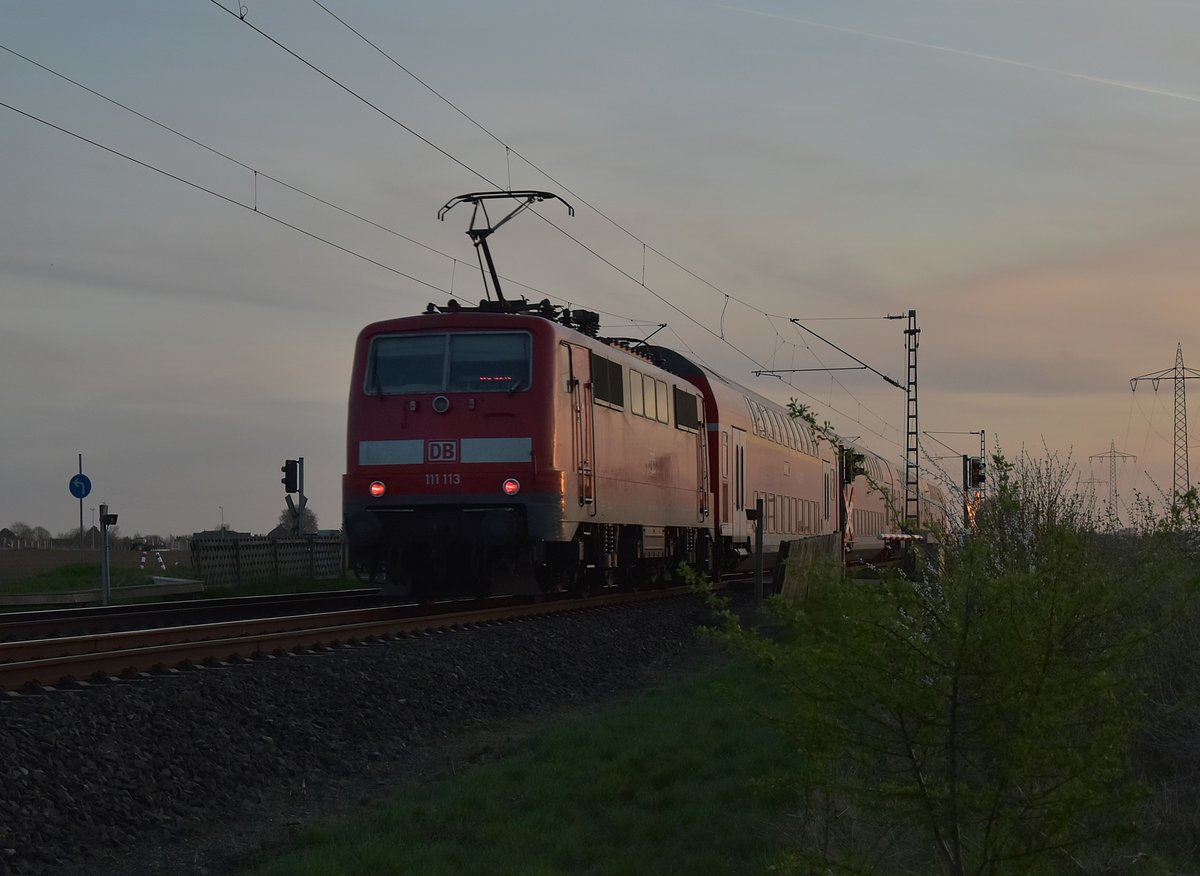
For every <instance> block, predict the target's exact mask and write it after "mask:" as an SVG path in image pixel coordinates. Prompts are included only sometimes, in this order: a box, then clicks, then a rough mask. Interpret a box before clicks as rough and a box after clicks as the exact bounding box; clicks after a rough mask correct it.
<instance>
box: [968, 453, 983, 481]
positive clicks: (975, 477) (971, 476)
mask: <svg viewBox="0 0 1200 876" xmlns="http://www.w3.org/2000/svg"><path fill="white" fill-rule="evenodd" d="M967 468H968V476H967V486H968V487H981V486H983V483H984V481H986V480H987V465H986V464H985V463H984V461H983V458H982V457H979V456H972V457H971V459H970V462H969V463H968V467H967Z"/></svg>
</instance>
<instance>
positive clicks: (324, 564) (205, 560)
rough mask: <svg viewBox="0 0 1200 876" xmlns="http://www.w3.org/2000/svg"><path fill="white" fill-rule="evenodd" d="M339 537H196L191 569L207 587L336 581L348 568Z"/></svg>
mask: <svg viewBox="0 0 1200 876" xmlns="http://www.w3.org/2000/svg"><path fill="white" fill-rule="evenodd" d="M344 555H345V554H344V550H343V547H342V537H341V536H340V535H310V536H305V537H303V538H280V539H270V538H267V537H266V536H261V535H260V536H238V537H228V536H223V535H221V534H214V535H212V536H208V535H206V534H203V533H197V534H196V535H194V536H193V537H192V569H193V571H194V572H195V574H196V577H197V578H199V579H200V580H202V581H204V582H205V583H207V584H234V585H239V584H247V583H250V582H252V581H267V580H271V579H276V580H277V579H280V578H336V577H338V576H339V575H341V574H342V573H343V572H344V571H345V568H346V565H345V562H344Z"/></svg>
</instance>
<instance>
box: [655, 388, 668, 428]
mask: <svg viewBox="0 0 1200 876" xmlns="http://www.w3.org/2000/svg"><path fill="white" fill-rule="evenodd" d="M654 395H655V398H657V399H658V421H659V422H660V423H670V422H671V403H670V401H669V400H668V397H667V384H666V381H663V380H656V381H654Z"/></svg>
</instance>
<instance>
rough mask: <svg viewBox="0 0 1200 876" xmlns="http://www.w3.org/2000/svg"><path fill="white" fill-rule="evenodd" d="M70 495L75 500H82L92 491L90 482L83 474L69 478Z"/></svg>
mask: <svg viewBox="0 0 1200 876" xmlns="http://www.w3.org/2000/svg"><path fill="white" fill-rule="evenodd" d="M69 489H70V490H71V495H72V496H74V497H75V498H76V499H82V498H83V497H84V496H86V495H87V494H88V493H90V492H91V491H92V482H91V480H90V479H89V478H88V476H87V475H85V474H77V475H75V476H74V477H73V478H71V485H70V488H69Z"/></svg>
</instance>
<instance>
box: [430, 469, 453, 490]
mask: <svg viewBox="0 0 1200 876" xmlns="http://www.w3.org/2000/svg"><path fill="white" fill-rule="evenodd" d="M461 483H462V475H461V474H459V473H458V472H456V471H445V472H429V473H427V474H426V475H425V486H427V487H440V486H457V485H459V484H461Z"/></svg>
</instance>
